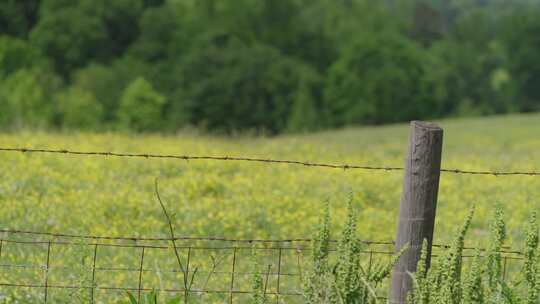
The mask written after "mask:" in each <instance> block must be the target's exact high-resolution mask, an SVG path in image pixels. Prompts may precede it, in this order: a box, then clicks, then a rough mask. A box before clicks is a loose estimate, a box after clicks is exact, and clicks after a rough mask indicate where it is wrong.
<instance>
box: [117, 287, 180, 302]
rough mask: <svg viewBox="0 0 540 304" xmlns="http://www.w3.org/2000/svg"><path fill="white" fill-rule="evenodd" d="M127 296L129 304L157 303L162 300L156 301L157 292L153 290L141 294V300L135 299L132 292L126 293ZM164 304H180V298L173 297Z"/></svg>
mask: <svg viewBox="0 0 540 304" xmlns="http://www.w3.org/2000/svg"><path fill="white" fill-rule="evenodd" d="M127 295H128V297H129V302H128V303H129V304H159V303H162V302H159V301H158V293H157V292H156V291H154V290H152V291H151V292H149V293H147V294H145V295H143V296H141V301H138V300H137V297H135V296H134V295H133V294H132V293H130V292H128V293H127ZM163 303H164V304H180V303H181V302H180V298H173V299H170V300H168V301H165V302H163Z"/></svg>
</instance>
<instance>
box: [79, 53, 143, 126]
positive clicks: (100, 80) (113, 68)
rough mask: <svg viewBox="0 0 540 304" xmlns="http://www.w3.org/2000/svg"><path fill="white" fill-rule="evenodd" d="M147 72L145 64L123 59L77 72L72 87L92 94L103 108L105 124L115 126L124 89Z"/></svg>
mask: <svg viewBox="0 0 540 304" xmlns="http://www.w3.org/2000/svg"><path fill="white" fill-rule="evenodd" d="M145 70H146V66H145V65H144V62H142V61H139V60H135V59H133V58H131V57H122V58H119V59H117V60H115V61H114V62H112V63H110V64H109V65H104V64H97V63H93V64H89V65H88V66H86V67H84V68H82V69H79V70H77V71H75V72H74V73H73V77H72V79H73V80H72V85H73V86H75V87H77V88H80V89H82V90H84V91H87V92H90V93H92V95H94V96H95V97H96V99H97V101H98V102H99V103H100V104H101V105H102V107H103V111H104V113H103V120H104V122H105V123H107V124H113V123H114V122H115V120H116V119H117V117H116V112H117V110H118V106H119V103H120V99H121V97H122V94H123V91H124V89H125V88H126V87H127V86H128V85H129V84H130V83H131V82H132V81H133V80H135V79H136V78H137V77H139V76H144V75H145V72H144V71H145Z"/></svg>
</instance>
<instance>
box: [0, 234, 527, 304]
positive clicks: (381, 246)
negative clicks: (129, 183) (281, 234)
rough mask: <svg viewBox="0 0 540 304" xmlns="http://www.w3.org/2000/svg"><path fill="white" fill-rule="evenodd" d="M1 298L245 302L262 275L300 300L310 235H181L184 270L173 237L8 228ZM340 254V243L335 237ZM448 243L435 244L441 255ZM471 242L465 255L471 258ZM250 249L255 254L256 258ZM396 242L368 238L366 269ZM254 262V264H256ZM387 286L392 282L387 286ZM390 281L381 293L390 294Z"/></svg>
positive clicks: (508, 261)
mask: <svg viewBox="0 0 540 304" xmlns="http://www.w3.org/2000/svg"><path fill="white" fill-rule="evenodd" d="M0 235H2V237H1V238H0V270H1V271H0V287H1V289H0V290H2V291H0V295H1V296H4V297H7V296H9V295H21V294H24V296H25V298H26V299H30V301H29V303H32V300H33V301H35V302H36V303H43V302H45V303H57V302H62V301H66V299H73V297H78V298H82V299H85V300H87V301H88V302H90V303H109V302H113V301H118V300H121V299H124V300H125V299H127V294H126V293H127V292H130V293H131V294H133V295H134V296H135V297H136V298H140V297H141V296H144V295H145V294H146V293H148V292H150V291H152V290H154V291H157V292H158V293H159V294H161V296H163V297H165V298H174V297H176V298H180V299H182V300H183V301H187V302H191V303H214V302H215V303H245V302H247V301H248V299H249V297H250V296H251V294H252V293H253V290H252V288H251V286H252V278H253V276H254V275H256V274H258V275H260V276H261V277H262V278H263V285H264V293H265V294H266V296H267V297H268V298H269V299H270V300H271V302H273V303H300V302H301V299H302V275H303V274H304V273H306V271H309V264H310V249H311V246H310V243H311V240H309V239H295V240H239V239H232V240H228V239H220V238H181V237H180V238H177V240H176V248H177V249H178V251H179V253H180V258H181V260H182V263H183V265H184V267H185V269H184V271H182V270H181V269H180V268H179V266H178V264H177V261H176V260H175V257H174V253H173V248H172V247H171V246H172V245H171V243H172V242H171V240H170V239H167V238H134V237H109V236H101V237H100V236H77V235H70V234H51V233H32V232H28V231H24V232H20V231H10V232H7V230H4V231H3V232H1V233H0ZM332 244H333V245H332V247H333V249H332V251H331V258H334V259H335V247H336V243H335V242H332ZM445 249H446V248H445V246H441V245H435V246H434V251H433V255H432V257H433V259H434V260H436V259H437V258H438V257H439V256H440V254H441V253H442V252H443V251H444V250H445ZM472 250H476V249H475V248H470V247H467V249H466V250H465V254H464V260H465V261H466V262H467V260H468V259H469V258H471V257H473V255H474V254H473V252H471V251H472ZM253 252H255V253H256V254H255V255H254V254H253ZM393 252H394V245H393V243H392V242H386V241H380V242H377V241H365V242H363V249H362V252H361V257H362V261H363V262H362V263H363V265H364V267H365V269H368V270H370V269H372V268H373V267H374V266H375V265H376V264H378V263H384V262H387V261H389V260H390V258H391V256H392V255H393ZM502 256H503V265H504V277H505V279H506V277H510V276H512V273H515V272H516V271H518V270H519V267H520V263H521V262H520V261H521V260H522V259H523V258H522V254H521V253H520V252H519V251H512V250H510V249H505V250H503V251H502ZM254 259H255V260H256V261H257V265H258V268H256V266H255V263H254ZM386 284H387V283H386ZM386 284H383V285H382V286H379V289H378V296H379V297H380V299H385V296H386V292H387V289H386V287H387V286H386Z"/></svg>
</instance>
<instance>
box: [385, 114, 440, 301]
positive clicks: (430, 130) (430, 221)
mask: <svg viewBox="0 0 540 304" xmlns="http://www.w3.org/2000/svg"><path fill="white" fill-rule="evenodd" d="M442 142H443V130H442V129H441V128H440V127H439V126H437V125H436V124H434V123H429V122H422V121H412V122H411V127H410V134H409V148H408V152H407V158H406V162H405V175H404V178H403V192H402V194H401V204H400V210H399V224H398V230H397V237H396V252H397V251H399V250H401V248H402V247H403V246H406V245H408V246H409V248H408V249H407V251H406V252H405V253H404V254H403V255H402V256H401V258H400V260H399V262H398V264H397V265H396V266H395V267H394V271H393V273H392V285H391V290H390V299H389V302H390V303H399V304H405V303H406V299H407V294H408V293H409V291H410V290H411V288H412V278H411V277H410V275H409V273H413V272H415V271H416V264H417V263H418V260H419V259H420V252H421V249H422V242H423V240H424V239H426V240H427V241H428V261H427V262H428V267H429V263H430V256H431V245H432V241H433V229H434V224H435V211H436V207H437V193H438V190H439V177H440V169H441V154H442Z"/></svg>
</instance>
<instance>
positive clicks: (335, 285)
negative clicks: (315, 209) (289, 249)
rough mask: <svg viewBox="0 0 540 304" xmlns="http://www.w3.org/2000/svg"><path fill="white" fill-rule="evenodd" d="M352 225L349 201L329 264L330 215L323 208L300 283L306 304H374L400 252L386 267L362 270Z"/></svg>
mask: <svg viewBox="0 0 540 304" xmlns="http://www.w3.org/2000/svg"><path fill="white" fill-rule="evenodd" d="M356 221H357V218H356V211H355V210H354V208H353V204H352V199H351V200H349V206H348V215H347V221H346V223H345V227H344V229H343V231H342V235H341V239H340V240H339V241H338V245H337V261H336V262H335V263H333V264H331V263H330V260H329V252H330V212H329V206H328V203H327V204H326V206H325V208H324V211H323V216H322V220H321V222H320V224H319V227H318V231H317V235H316V237H315V239H314V243H313V252H312V265H311V267H312V268H311V270H310V271H309V273H308V274H307V276H306V278H305V282H304V300H305V303H306V304H315V303H317V304H319V303H332V304H334V303H340V304H353V303H354V304H363V303H375V302H377V295H376V293H375V289H376V288H377V286H378V285H379V284H381V282H382V281H383V280H384V279H385V278H387V277H389V275H390V272H391V270H392V268H393V267H394V265H395V264H396V263H397V261H398V259H399V257H400V256H401V254H402V253H403V250H402V251H401V252H399V253H397V254H396V255H394V256H393V257H392V259H391V260H390V261H389V262H387V263H381V264H378V265H375V266H373V267H368V268H366V267H364V265H362V261H361V260H360V252H361V250H362V247H363V244H362V242H361V241H360V238H359V237H358V234H357V230H356ZM405 249H406V248H405Z"/></svg>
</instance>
